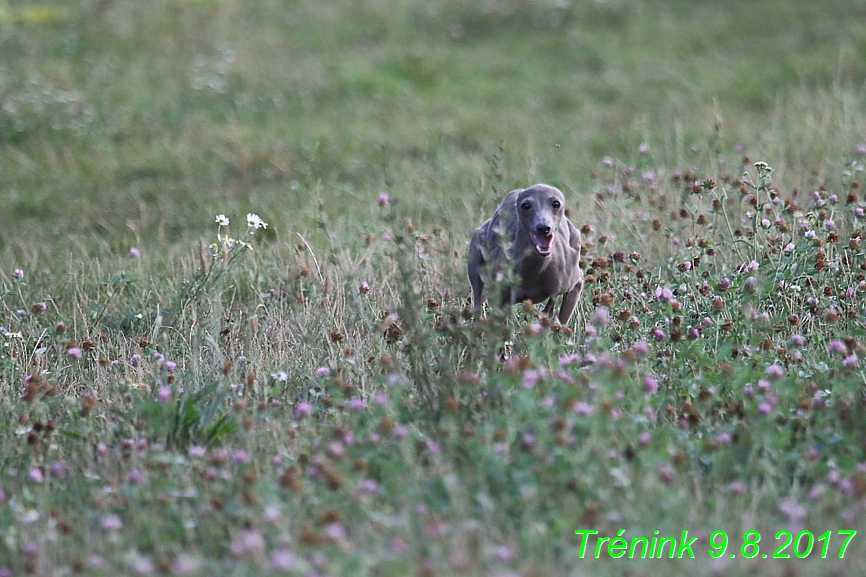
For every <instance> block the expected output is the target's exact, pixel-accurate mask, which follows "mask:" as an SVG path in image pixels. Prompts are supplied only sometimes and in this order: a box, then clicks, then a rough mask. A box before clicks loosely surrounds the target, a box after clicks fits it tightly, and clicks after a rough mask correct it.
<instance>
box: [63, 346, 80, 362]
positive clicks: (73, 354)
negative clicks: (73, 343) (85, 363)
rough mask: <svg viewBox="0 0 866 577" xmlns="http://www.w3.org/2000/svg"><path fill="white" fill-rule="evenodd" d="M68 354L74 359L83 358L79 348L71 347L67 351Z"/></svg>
mask: <svg viewBox="0 0 866 577" xmlns="http://www.w3.org/2000/svg"><path fill="white" fill-rule="evenodd" d="M66 354H67V355H69V356H70V357H72V358H74V359H80V358H81V349H80V348H79V347H69V348H68V349H66Z"/></svg>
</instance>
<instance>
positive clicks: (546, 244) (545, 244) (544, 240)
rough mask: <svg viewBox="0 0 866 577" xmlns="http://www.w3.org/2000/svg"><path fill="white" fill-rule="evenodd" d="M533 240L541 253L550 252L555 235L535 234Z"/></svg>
mask: <svg viewBox="0 0 866 577" xmlns="http://www.w3.org/2000/svg"><path fill="white" fill-rule="evenodd" d="M532 242H533V244H535V248H536V249H537V250H538V252H539V253H540V254H548V253H549V252H550V243H551V242H553V235H552V234H549V235H547V236H542V235H540V234H533V235H532Z"/></svg>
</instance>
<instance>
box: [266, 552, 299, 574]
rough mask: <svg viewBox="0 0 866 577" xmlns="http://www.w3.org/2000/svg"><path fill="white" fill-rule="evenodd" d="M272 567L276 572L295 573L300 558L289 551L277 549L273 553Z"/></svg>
mask: <svg viewBox="0 0 866 577" xmlns="http://www.w3.org/2000/svg"><path fill="white" fill-rule="evenodd" d="M271 567H272V568H273V569H274V570H276V571H287V572H288V571H294V570H295V569H296V568H297V567H298V558H297V557H296V556H295V554H294V553H292V552H291V551H289V550H288V549H277V550H276V551H274V552H273V553H271Z"/></svg>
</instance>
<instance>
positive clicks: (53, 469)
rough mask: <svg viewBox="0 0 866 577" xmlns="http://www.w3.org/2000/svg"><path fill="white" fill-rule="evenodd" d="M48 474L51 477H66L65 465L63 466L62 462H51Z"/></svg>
mask: <svg viewBox="0 0 866 577" xmlns="http://www.w3.org/2000/svg"><path fill="white" fill-rule="evenodd" d="M48 472H49V473H51V476H52V477H60V478H63V477H65V476H66V465H64V464H63V461H52V463H51V464H50V465H49V466H48Z"/></svg>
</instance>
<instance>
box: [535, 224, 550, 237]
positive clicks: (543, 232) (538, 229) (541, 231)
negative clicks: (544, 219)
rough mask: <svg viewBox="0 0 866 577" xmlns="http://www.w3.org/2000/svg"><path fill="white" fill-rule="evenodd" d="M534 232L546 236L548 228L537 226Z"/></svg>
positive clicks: (541, 225)
mask: <svg viewBox="0 0 866 577" xmlns="http://www.w3.org/2000/svg"><path fill="white" fill-rule="evenodd" d="M535 232H537V233H538V234H540V235H541V236H547V235H549V234H550V227H549V226H546V225H543V224H539V225H538V226H536V227H535Z"/></svg>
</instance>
